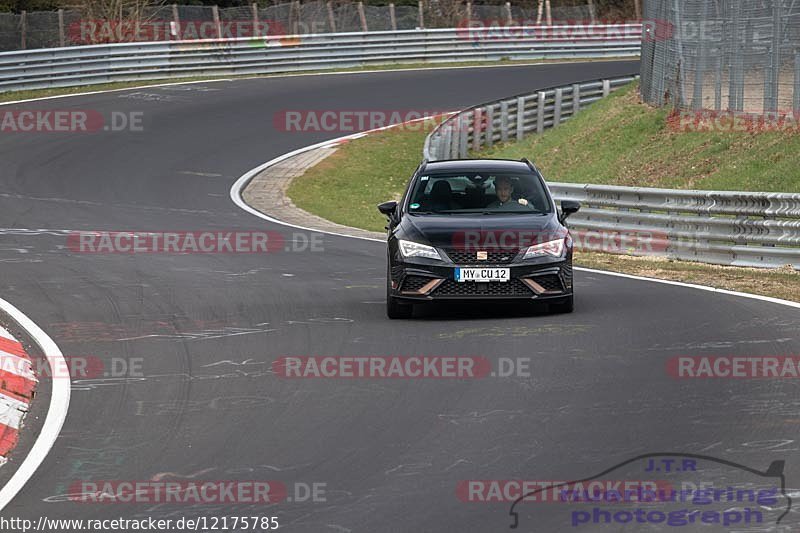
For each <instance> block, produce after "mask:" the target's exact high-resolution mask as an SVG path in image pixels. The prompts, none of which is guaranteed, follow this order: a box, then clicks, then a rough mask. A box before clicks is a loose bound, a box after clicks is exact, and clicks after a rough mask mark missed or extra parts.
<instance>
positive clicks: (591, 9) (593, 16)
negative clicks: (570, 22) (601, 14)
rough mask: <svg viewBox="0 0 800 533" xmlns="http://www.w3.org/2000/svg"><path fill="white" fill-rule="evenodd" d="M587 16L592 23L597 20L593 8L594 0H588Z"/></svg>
mask: <svg viewBox="0 0 800 533" xmlns="http://www.w3.org/2000/svg"><path fill="white" fill-rule="evenodd" d="M589 18H590V19H591V21H592V24H594V23H595V22H597V11H595V8H594V0H589Z"/></svg>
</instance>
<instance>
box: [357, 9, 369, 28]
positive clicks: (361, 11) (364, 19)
mask: <svg viewBox="0 0 800 533" xmlns="http://www.w3.org/2000/svg"><path fill="white" fill-rule="evenodd" d="M356 7H357V9H358V18H359V19H361V31H369V28H368V27H367V16H366V15H365V14H364V2H359V3H358V4H356Z"/></svg>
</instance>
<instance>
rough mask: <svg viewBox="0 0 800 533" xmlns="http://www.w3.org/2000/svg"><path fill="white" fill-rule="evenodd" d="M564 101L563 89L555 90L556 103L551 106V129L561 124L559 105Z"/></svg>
mask: <svg viewBox="0 0 800 533" xmlns="http://www.w3.org/2000/svg"><path fill="white" fill-rule="evenodd" d="M563 100H564V89H561V88H558V89H556V101H555V104H554V105H553V127H554V128H555V127H556V126H558V125H559V124H561V103H562V102H563Z"/></svg>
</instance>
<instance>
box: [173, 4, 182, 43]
mask: <svg viewBox="0 0 800 533" xmlns="http://www.w3.org/2000/svg"><path fill="white" fill-rule="evenodd" d="M172 23H173V24H174V25H175V37H176V39H177V40H179V41H180V40H181V38H182V36H183V32H182V31H181V18H180V17H179V16H178V5H177V4H172Z"/></svg>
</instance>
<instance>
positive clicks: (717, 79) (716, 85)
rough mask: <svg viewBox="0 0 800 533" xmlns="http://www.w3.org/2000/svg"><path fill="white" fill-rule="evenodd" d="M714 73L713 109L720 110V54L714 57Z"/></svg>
mask: <svg viewBox="0 0 800 533" xmlns="http://www.w3.org/2000/svg"><path fill="white" fill-rule="evenodd" d="M715 63H716V74H715V75H714V109H716V110H717V111H721V110H722V55H721V54H720V55H718V56H717V58H716V62H715Z"/></svg>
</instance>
